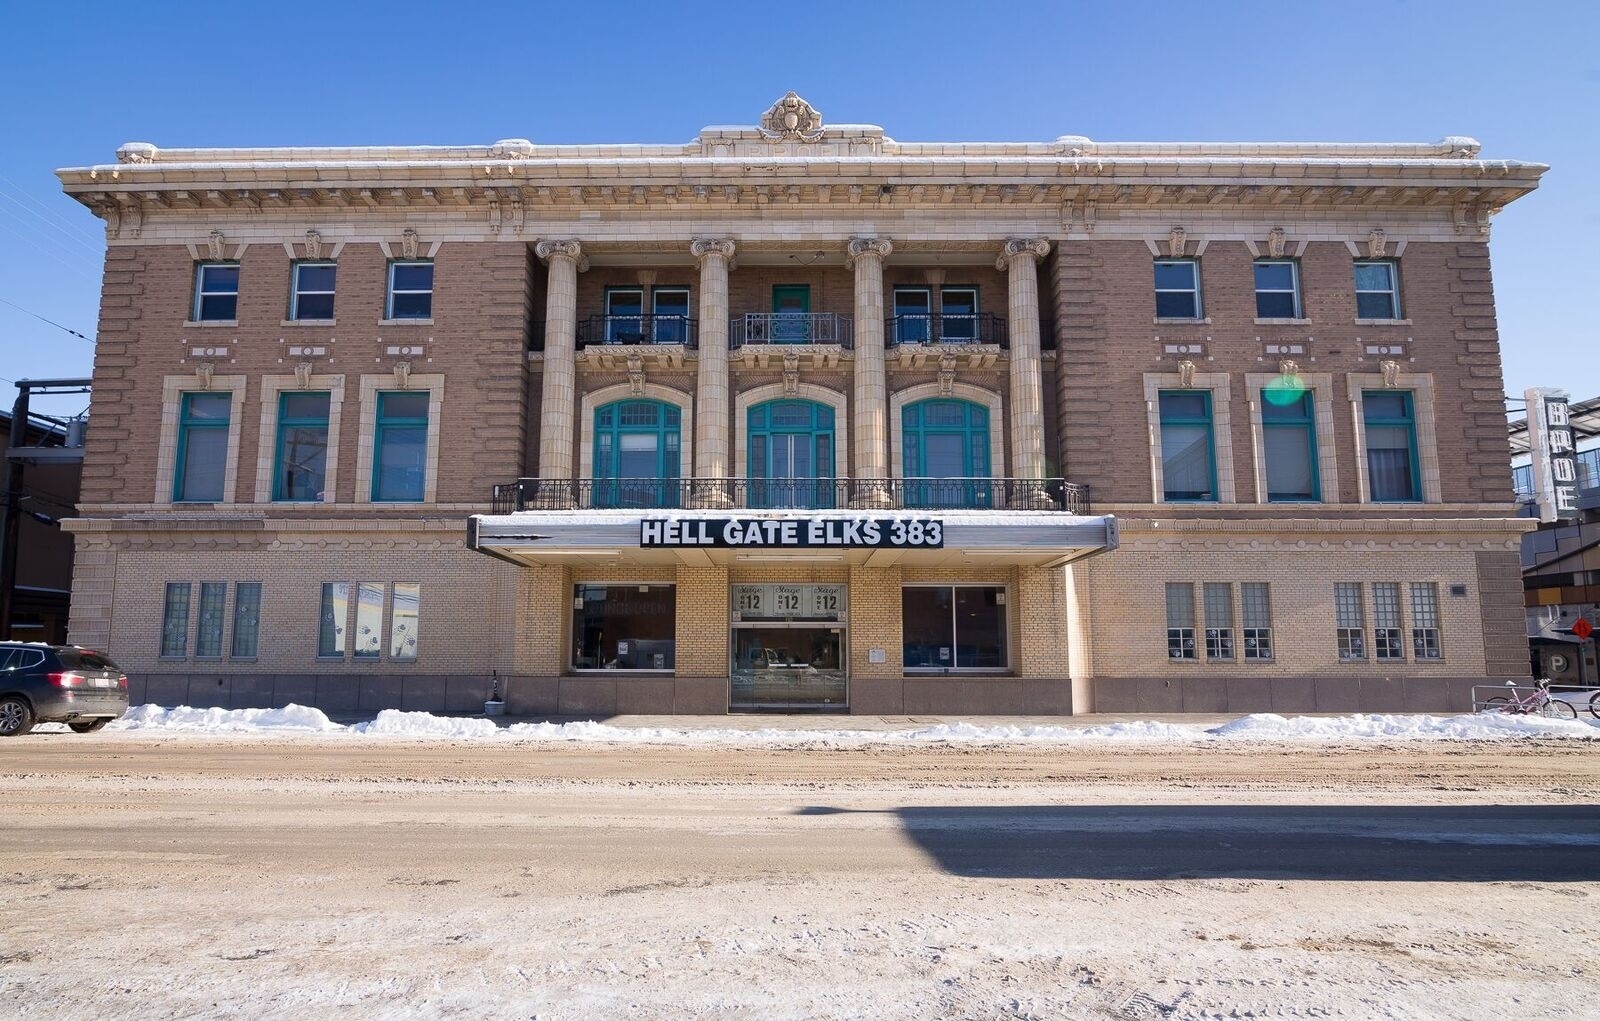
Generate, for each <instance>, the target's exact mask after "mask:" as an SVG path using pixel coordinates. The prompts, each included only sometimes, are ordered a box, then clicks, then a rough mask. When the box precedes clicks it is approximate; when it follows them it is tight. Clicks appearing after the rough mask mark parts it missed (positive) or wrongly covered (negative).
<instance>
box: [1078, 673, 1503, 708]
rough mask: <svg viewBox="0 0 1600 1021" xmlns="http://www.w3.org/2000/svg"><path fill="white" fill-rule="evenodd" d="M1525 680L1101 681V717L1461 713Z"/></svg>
mask: <svg viewBox="0 0 1600 1021" xmlns="http://www.w3.org/2000/svg"><path fill="white" fill-rule="evenodd" d="M1506 681H1515V682H1516V683H1519V684H1526V683H1528V679H1527V678H1526V677H1516V678H1513V677H1337V676H1326V677H1185V678H1165V677H1102V678H1098V679H1097V680H1095V682H1094V711H1095V712H1100V713H1151V714H1155V713H1279V714H1284V713H1464V712H1471V711H1472V689H1473V687H1474V686H1478V685H1483V686H1490V685H1498V684H1504V683H1505V682H1506Z"/></svg>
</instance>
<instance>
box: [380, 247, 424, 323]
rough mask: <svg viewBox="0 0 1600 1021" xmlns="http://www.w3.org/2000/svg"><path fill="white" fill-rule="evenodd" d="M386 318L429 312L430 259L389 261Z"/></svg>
mask: <svg viewBox="0 0 1600 1021" xmlns="http://www.w3.org/2000/svg"><path fill="white" fill-rule="evenodd" d="M386 311H387V312H388V316H387V318H389V319H429V318H432V316H433V262H432V260H428V261H418V262H391V263H389V301H388V307H387V309H386Z"/></svg>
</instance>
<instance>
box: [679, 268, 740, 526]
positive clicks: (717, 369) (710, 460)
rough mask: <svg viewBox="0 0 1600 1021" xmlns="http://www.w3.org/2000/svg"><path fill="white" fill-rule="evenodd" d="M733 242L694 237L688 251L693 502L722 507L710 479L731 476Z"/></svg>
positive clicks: (720, 493) (725, 497)
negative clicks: (693, 347) (694, 310)
mask: <svg viewBox="0 0 1600 1021" xmlns="http://www.w3.org/2000/svg"><path fill="white" fill-rule="evenodd" d="M733 250H734V246H733V242H732V241H729V240H727V239H725V238H695V239H694V241H693V242H692V243H690V245H689V251H690V252H692V253H693V254H694V257H695V260H696V261H698V262H699V263H700V370H699V373H700V374H699V379H698V385H697V387H696V390H697V393H696V395H695V410H694V423H695V425H694V478H695V485H694V487H693V489H692V490H691V491H692V492H693V493H695V494H696V496H695V499H696V501H697V503H703V504H707V505H711V506H723V505H726V504H727V503H728V502H729V499H730V495H729V494H728V493H727V492H726V491H725V490H724V489H723V488H722V487H720V486H718V485H717V484H716V483H710V482H707V481H706V480H709V479H726V478H730V477H732V475H733V471H732V464H733V445H732V443H731V442H730V437H729V435H728V271H729V270H730V269H732V268H733Z"/></svg>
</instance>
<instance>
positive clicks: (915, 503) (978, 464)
mask: <svg viewBox="0 0 1600 1021" xmlns="http://www.w3.org/2000/svg"><path fill="white" fill-rule="evenodd" d="M900 415H901V417H900V442H901V453H902V455H903V458H902V462H901V463H902V465H903V471H904V474H905V480H904V482H903V485H904V486H905V504H906V506H907V507H989V506H992V505H993V503H994V499H993V495H992V491H993V486H992V485H991V484H990V481H989V409H988V408H986V407H984V406H983V405H981V404H974V403H973V402H971V401H962V400H953V399H948V398H942V399H935V400H927V401H917V402H916V403H915V404H907V405H906V406H905V408H904V409H903V410H902V411H901V413H900Z"/></svg>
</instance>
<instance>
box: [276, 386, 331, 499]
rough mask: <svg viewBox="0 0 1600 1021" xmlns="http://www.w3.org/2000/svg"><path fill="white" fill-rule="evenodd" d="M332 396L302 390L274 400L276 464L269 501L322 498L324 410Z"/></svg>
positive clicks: (325, 448)
mask: <svg viewBox="0 0 1600 1021" xmlns="http://www.w3.org/2000/svg"><path fill="white" fill-rule="evenodd" d="M331 402H332V395H331V394H328V393H307V392H303V391H293V392H284V393H282V394H280V395H279V397H278V443H277V455H276V456H277V461H276V465H275V467H274V468H273V473H272V477H273V484H272V498H273V499H274V500H285V501H318V500H321V499H323V497H324V495H325V494H324V492H323V487H324V481H325V479H326V477H327V471H328V408H329V406H330V404H331Z"/></svg>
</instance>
